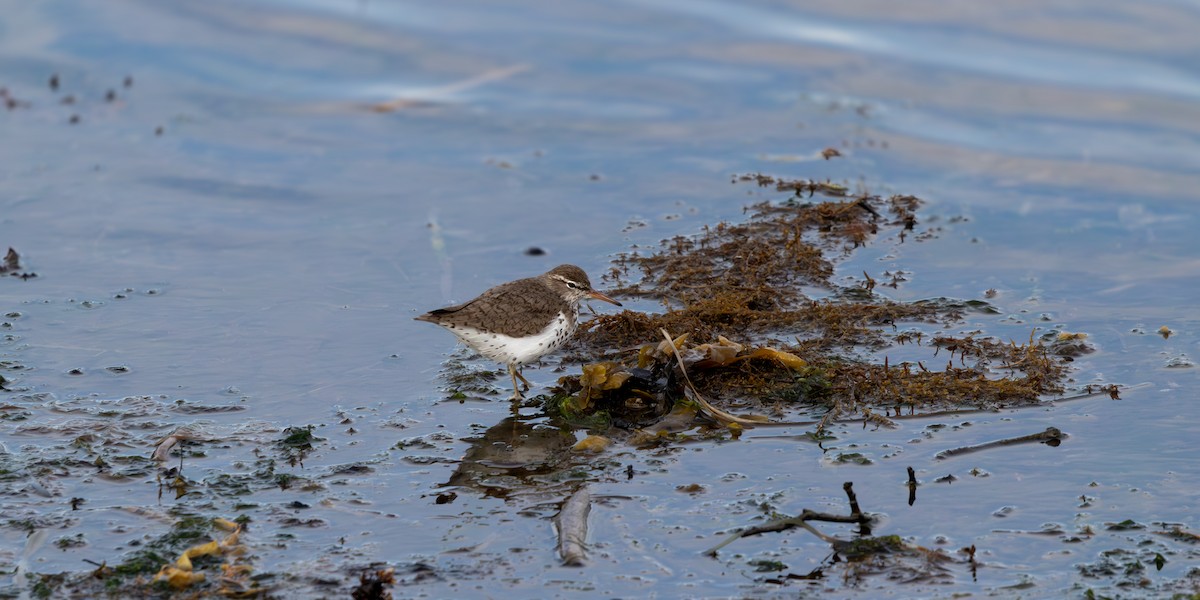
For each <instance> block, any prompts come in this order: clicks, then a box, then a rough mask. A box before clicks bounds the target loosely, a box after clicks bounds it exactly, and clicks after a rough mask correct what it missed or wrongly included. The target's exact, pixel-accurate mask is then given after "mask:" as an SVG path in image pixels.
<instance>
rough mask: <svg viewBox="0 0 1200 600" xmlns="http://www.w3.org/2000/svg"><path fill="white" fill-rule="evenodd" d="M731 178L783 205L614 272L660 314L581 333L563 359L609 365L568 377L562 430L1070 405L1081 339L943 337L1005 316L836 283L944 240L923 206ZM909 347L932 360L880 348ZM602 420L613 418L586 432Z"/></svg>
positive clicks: (623, 258)
mask: <svg viewBox="0 0 1200 600" xmlns="http://www.w3.org/2000/svg"><path fill="white" fill-rule="evenodd" d="M734 181H735V183H745V182H749V183H753V184H757V185H759V186H763V187H769V188H773V189H774V190H775V191H777V192H780V193H781V194H788V195H787V196H786V197H785V199H783V200H780V201H766V202H761V203H758V204H754V205H752V206H749V207H747V208H746V209H745V212H746V218H745V220H744V221H742V222H739V223H719V224H717V225H715V226H705V227H704V228H703V230H702V231H700V232H698V233H697V234H695V235H692V236H677V237H674V238H671V239H668V240H663V241H662V243H661V245H660V246H659V247H657V248H654V249H652V250H650V251H648V252H646V251H640V250H634V251H630V252H626V253H624V254H621V255H619V256H618V257H617V258H616V259H615V260H614V263H613V267H612V269H611V270H610V271H609V272H608V273H607V274H606V275H605V279H606V280H607V281H608V283H610V284H611V285H613V286H615V289H612V290H611V292H612V293H613V294H615V295H617V296H619V297H639V298H643V299H652V300H655V301H657V302H659V303H660V304H661V306H662V307H663V310H662V312H656V313H647V312H638V311H633V310H625V311H623V312H621V313H617V314H612V315H602V316H598V317H597V318H595V319H593V320H591V321H590V322H588V323H586V324H585V325H584V326H583V329H582V330H581V331H580V333H579V334H578V335H577V336H576V343H575V345H574V346H573V349H574V350H575V352H574V353H573V354H572V355H571V356H569V357H568V360H573V361H580V362H588V361H589V360H590V359H589V357H591V359H594V357H596V356H600V355H606V354H607V355H608V359H609V360H608V361H607V362H604V363H593V364H590V365H585V367H584V369H583V374H582V375H577V376H576V375H572V376H568V377H564V378H563V379H562V380H561V381H560V387H559V388H558V389H557V390H556V393H557V396H556V398H555V399H554V400H552V402H551V405H552V407H553V408H557V410H558V412H561V413H562V414H564V415H566V416H567V417H568V420H576V421H577V422H580V421H582V422H580V423H579V424H583V422H586V423H587V424H588V426H589V427H590V428H592V429H593V430H595V429H597V428H602V427H597V425H598V424H599V423H616V424H618V425H620V424H623V423H627V424H629V425H636V426H642V427H645V426H648V425H649V424H650V423H653V422H655V420H657V419H658V418H660V417H662V415H663V414H665V413H666V412H667V411H670V410H671V409H673V408H674V409H679V408H681V407H687V406H690V405H694V404H697V403H699V404H704V403H706V401H705V399H707V401H708V402H711V403H712V405H714V406H715V407H719V408H717V410H719V411H720V410H732V411H734V412H738V411H741V412H745V411H749V412H751V413H757V414H756V415H755V416H754V417H753V418H752V419H751V420H750V421H751V423H753V422H755V421H761V420H763V418H764V416H766V417H769V419H770V420H772V421H793V420H794V419H796V418H797V417H801V418H803V416H805V415H807V416H817V417H822V420H821V424H822V425H823V424H824V423H826V422H828V421H829V420H831V419H866V420H868V421H873V422H877V423H887V422H888V421H889V418H891V417H894V416H904V415H919V414H929V413H933V412H942V411H954V410H981V409H982V410H992V409H997V408H1002V407H1012V406H1021V405H1031V404H1036V403H1038V402H1039V399H1040V398H1042V397H1045V396H1048V395H1055V394H1061V393H1062V392H1063V391H1064V388H1063V383H1064V381H1065V378H1066V376H1067V372H1068V365H1067V363H1068V362H1069V361H1070V360H1071V356H1072V355H1074V354H1078V353H1081V352H1086V351H1088V349H1089V348H1088V346H1087V344H1086V342H1083V341H1081V340H1082V336H1080V335H1079V334H1072V335H1074V336H1076V337H1069V336H1064V335H1063V334H1059V333H1058V332H1051V333H1049V334H1045V335H1043V336H1041V337H1040V338H1037V339H1035V338H1034V336H1033V333H1032V332H1031V334H1030V336H1029V337H1028V338H1027V339H1025V340H1018V341H1012V340H1001V339H998V338H994V337H988V336H985V335H982V334H980V333H978V332H973V333H966V334H958V335H952V334H949V333H937V334H930V333H926V332H925V330H934V329H936V330H938V331H939V332H948V331H950V329H949V327H951V326H953V325H955V324H959V323H962V322H963V315H964V312H965V311H967V310H972V311H976V312H998V311H995V309H993V308H991V306H990V305H989V304H988V303H987V302H986V301H984V300H968V301H954V300H947V299H941V300H937V301H921V302H897V301H894V300H889V299H887V298H885V297H884V296H883V295H881V294H879V293H877V292H876V289H878V288H884V287H887V286H891V287H897V286H898V285H899V284H900V282H901V281H903V274H902V273H895V274H892V273H889V274H888V275H887V276H888V277H890V278H891V279H890V280H876V279H874V278H872V277H871V276H870V275H869V274H867V273H865V272H864V273H863V277H862V279H861V280H859V281H858V282H856V283H854V284H852V285H848V286H847V285H839V284H837V283H834V281H833V280H832V278H833V277H834V274H835V265H836V264H837V262H838V261H839V260H842V259H844V258H846V257H847V256H849V255H850V254H852V253H853V252H854V250H855V249H857V248H859V247H862V246H865V245H868V244H870V243H872V242H873V241H875V240H877V239H878V238H880V237H882V236H885V235H886V236H888V239H889V240H892V241H894V242H895V243H898V244H903V243H915V242H919V241H923V240H924V241H927V240H930V239H932V238H934V237H936V236H935V231H936V228H926V229H924V230H923V229H922V228H921V226H920V217H919V211H920V210H921V207H922V205H923V204H924V203H923V201H921V200H920V199H919V198H916V197H914V196H908V195H896V196H891V197H888V198H883V197H880V196H877V195H872V194H869V193H855V194H851V193H850V192H849V191H848V190H847V188H845V187H842V186H840V185H837V184H832V183H828V182H815V181H810V180H785V179H777V178H774V177H770V176H766V175H744V176H738V177H735V179H734ZM804 290H810V291H812V290H816V291H819V292H822V293H823V294H824V295H823V296H821V297H819V298H817V297H811V296H810V295H809V294H806V293H805V291H804ZM901 324H908V325H909V326H908V327H906V328H903V329H902V328H901V327H900V325H901ZM922 324H923V325H924V329H921V328H920V327H919V325H922ZM664 332H669V335H670V336H672V337H675V338H676V339H675V340H674V341H675V344H674V345H675V346H677V348H672V347H671V346H672V344H670V343H667V342H666V341H665V340H664V336H663V334H664ZM906 344H917V345H922V346H926V347H928V348H926V350H928V351H929V352H927V354H926V355H927V356H929V357H931V358H930V359H929V360H927V361H926V360H921V361H916V362H899V363H897V362H891V361H889V359H888V358H887V350H888V349H891V348H895V347H898V346H901V345H906ZM676 351H677V352H676ZM676 354H678V356H680V357H681V358H682V362H683V364H684V365H685V367H686V373H684V371H682V370H681V369H680V367H679V363H678V361H676V360H674V356H675V355H676ZM876 357H880V358H878V359H877V358H876ZM934 361H936V362H937V364H936V365H935V364H926V363H927V362H929V363H933V362H934ZM686 375H690V376H691V377H690V379H689V378H687V377H686ZM697 396H699V397H700V398H699V400H697ZM699 412H700V413H702V414H706V415H708V416H710V417H711V416H713V415H712V414H710V412H709V411H707V410H704V409H703V407H701V410H700V411H699ZM594 413H600V414H602V415H603V416H605V417H606V418H605V419H601V420H599V421H597V420H595V419H591V420H590V421H589V420H588V418H589V417H591V416H593V415H594ZM608 417H611V418H612V420H610V419H609V418H608ZM716 420H717V421H722V422H725V423H728V420H727V419H724V418H721V417H717V418H716Z"/></svg>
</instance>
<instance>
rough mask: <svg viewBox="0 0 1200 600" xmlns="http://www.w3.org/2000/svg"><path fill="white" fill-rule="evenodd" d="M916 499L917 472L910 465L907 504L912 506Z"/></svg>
mask: <svg viewBox="0 0 1200 600" xmlns="http://www.w3.org/2000/svg"><path fill="white" fill-rule="evenodd" d="M916 501H917V472H916V471H913V468H912V467H909V468H908V505H909V506H912V505H913V503H915V502H916Z"/></svg>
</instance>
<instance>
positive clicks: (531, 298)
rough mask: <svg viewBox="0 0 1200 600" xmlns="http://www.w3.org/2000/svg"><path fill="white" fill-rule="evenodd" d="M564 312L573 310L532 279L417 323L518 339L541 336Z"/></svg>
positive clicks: (430, 314) (434, 313) (431, 313)
mask: <svg viewBox="0 0 1200 600" xmlns="http://www.w3.org/2000/svg"><path fill="white" fill-rule="evenodd" d="M563 312H565V313H568V314H569V313H570V312H571V306H570V305H569V304H568V303H567V302H566V301H565V300H562V299H561V298H559V297H558V295H557V294H553V293H552V292H551V291H550V290H547V289H546V288H545V286H544V284H543V283H542V282H541V281H538V280H537V279H536V278H530V279H520V280H517V281H512V282H509V283H505V284H502V285H498V286H496V287H494V288H492V289H490V290H488V291H486V292H484V293H482V294H480V295H479V297H478V298H476V299H474V300H471V301H468V302H464V303H462V304H458V305H455V306H448V307H446V308H439V309H437V310H431V311H429V312H427V313H425V314H423V315H421V316H419V317H416V319H417V320H418V321H428V322H430V323H437V324H438V325H442V326H444V327H450V326H452V325H453V326H458V327H470V328H472V329H478V330H480V331H490V332H494V333H503V334H505V335H512V336H518V337H519V336H526V335H532V334H535V333H538V332H539V331H541V330H542V329H544V328H545V327H546V325H548V324H549V323H550V321H551V320H552V319H554V318H555V317H557V316H558V314H559V313H563Z"/></svg>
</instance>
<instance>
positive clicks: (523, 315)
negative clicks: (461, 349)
mask: <svg viewBox="0 0 1200 600" xmlns="http://www.w3.org/2000/svg"><path fill="white" fill-rule="evenodd" d="M587 298H595V299H596V300H603V301H605V302H611V303H613V304H616V305H617V306H621V303H620V302H617V301H616V300H613V299H612V298H609V297H608V296H605V295H604V294H601V293H600V292H597V291H596V290H593V289H592V283H591V282H590V281H588V276H587V273H584V272H583V269H580V268H579V267H576V266H575V265H559V266H557V267H554V268H553V269H550V270H549V271H548V272H546V273H544V274H542V275H538V276H537V277H529V278H527V279H518V280H516V281H510V282H508V283H502V284H500V285H498V286H496V287H494V288H492V289H490V290H488V291H486V292H484V293H482V294H480V295H479V297H478V298H476V299H474V300H471V301H469V302H464V303H462V304H459V305H456V306H448V307H446V308H439V309H437V310H431V311H429V312H427V313H425V314H423V315H421V316H419V317H416V320H418V321H428V322H430V323H435V324H437V325H441V326H442V327H445V328H446V329H449V330H450V333H453V334H454V335H457V336H458V339H460V340H462V341H463V342H464V343H465V344H466V345H468V346H470V347H472V348H474V349H475V350H477V351H478V352H479V353H480V354H482V355H484V356H486V357H488V358H490V359H492V360H494V361H496V362H499V363H503V364H505V365H507V366H508V373H509V375H510V376H512V384H513V396H512V397H513V400H519V399H521V398H522V396H521V390H520V389H519V388H518V387H517V378H518V377H519V378H520V379H521V381H522V382H524V383H525V389H527V390H528V389H529V381H528V380H527V379H525V377H524V376H523V375H521V366H522V365H526V364H528V363H531V362H533V361H535V360H537V359H539V358H541V357H543V356H545V355H547V354H549V353H551V352H554V351H555V350H557V349H558V347H559V346H562V345H563V342H565V341H567V338H569V337H571V334H573V333H575V328H576V327H578V325H579V303H580V302H581V301H583V300H585V299H587Z"/></svg>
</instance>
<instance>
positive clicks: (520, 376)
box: [517, 369, 532, 392]
mask: <svg viewBox="0 0 1200 600" xmlns="http://www.w3.org/2000/svg"><path fill="white" fill-rule="evenodd" d="M517 379H520V380H521V382H522V383H524V384H525V391H527V392H528V391H529V387H530V386H531V385H532V384H530V383H529V380H528V379H525V376H524V375H522V374H521V370H520V369H517Z"/></svg>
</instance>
